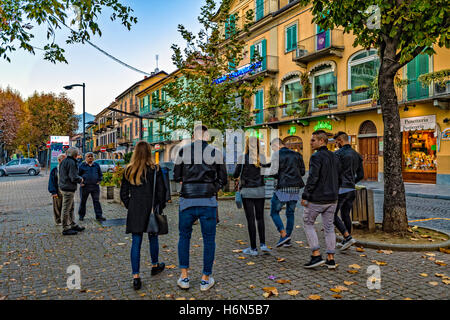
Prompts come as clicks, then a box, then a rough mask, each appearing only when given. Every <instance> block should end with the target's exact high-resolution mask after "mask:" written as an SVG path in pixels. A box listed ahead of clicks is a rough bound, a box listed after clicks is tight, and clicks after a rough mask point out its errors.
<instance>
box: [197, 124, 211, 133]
mask: <svg viewBox="0 0 450 320" xmlns="http://www.w3.org/2000/svg"><path fill="white" fill-rule="evenodd" d="M200 129H201V130H202V133H204V132H206V131H208V128H207V127H206V126H204V125H198V126H195V127H194V132H196V131H198V130H200Z"/></svg>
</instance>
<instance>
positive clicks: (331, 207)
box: [303, 202, 337, 254]
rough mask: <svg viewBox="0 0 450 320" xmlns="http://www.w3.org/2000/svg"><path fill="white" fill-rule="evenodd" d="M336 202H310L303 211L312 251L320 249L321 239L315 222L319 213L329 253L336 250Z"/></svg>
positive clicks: (307, 236)
mask: <svg viewBox="0 0 450 320" xmlns="http://www.w3.org/2000/svg"><path fill="white" fill-rule="evenodd" d="M336 206H337V202H336V203H330V204H318V203H311V202H309V203H308V205H307V206H306V207H305V209H304V211H303V223H304V228H305V233H306V238H307V240H308V244H309V247H310V248H311V250H312V251H315V250H319V249H320V245H319V239H318V238H317V233H316V229H315V228H314V223H315V222H316V219H317V217H318V215H319V214H321V215H322V222H323V229H324V233H325V244H326V246H327V253H328V254H334V253H335V250H336V234H335V233H334V212H335V211H336Z"/></svg>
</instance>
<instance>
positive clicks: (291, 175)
mask: <svg viewBox="0 0 450 320" xmlns="http://www.w3.org/2000/svg"><path fill="white" fill-rule="evenodd" d="M193 138H194V141H193V142H192V143H190V144H187V145H185V146H184V147H182V148H181V149H180V150H179V152H178V158H177V160H176V164H175V167H174V180H175V181H176V182H178V183H181V192H180V200H179V216H178V218H179V223H178V231H179V241H178V260H179V268H180V271H181V274H180V276H179V278H178V280H177V285H178V286H179V287H180V288H181V289H189V288H190V283H191V279H190V277H189V267H190V265H189V252H190V250H189V249H190V239H191V235H192V229H193V225H194V224H195V223H196V221H200V227H201V232H202V239H203V244H204V249H203V270H202V277H201V280H200V290H201V291H206V290H209V289H210V288H211V287H213V286H214V284H215V280H214V278H213V276H212V270H213V265H214V257H215V248H216V243H215V237H216V225H217V220H216V218H217V207H218V203H217V198H216V195H217V192H218V191H219V190H220V189H222V188H223V187H224V186H225V185H226V183H227V172H226V167H225V164H224V163H223V161H217V159H223V155H222V154H221V153H220V151H219V150H218V149H216V148H214V147H213V146H211V145H210V144H208V142H207V141H209V135H208V129H207V128H206V127H205V126H197V127H196V128H195V129H194V135H193ZM335 141H336V144H337V146H338V147H339V148H340V149H339V150H338V151H336V152H331V151H329V150H328V148H327V144H328V136H327V134H326V132H325V131H321V130H319V131H315V132H314V133H313V134H312V137H311V147H312V149H313V150H314V151H315V153H314V154H313V155H312V156H311V159H310V162H309V176H308V179H307V181H306V184H305V183H304V181H303V179H302V177H303V176H304V175H305V165H304V161H303V158H302V156H301V154H299V153H297V152H295V151H292V150H290V149H288V148H286V146H285V145H284V144H283V142H282V140H281V139H278V138H276V139H274V140H273V141H272V142H271V148H272V150H273V151H274V153H273V156H272V159H271V161H270V162H268V163H266V161H265V159H264V156H263V154H262V152H260V141H259V140H258V139H257V138H255V137H250V138H247V139H246V147H245V151H244V154H243V155H242V157H241V158H240V160H239V161H238V165H237V166H236V168H235V172H234V178H236V179H239V181H240V183H239V190H240V192H241V195H242V198H243V206H244V211H245V216H246V218H247V224H248V231H249V238H250V247H249V248H247V249H245V250H243V253H244V254H248V255H258V254H259V252H258V247H257V241H256V234H257V231H258V235H259V250H260V251H261V252H262V253H263V254H270V252H271V249H270V248H269V247H268V246H267V244H266V240H265V223H264V203H265V186H264V176H272V177H274V178H276V180H277V185H276V187H275V192H274V194H273V196H272V199H271V209H270V216H271V218H272V220H273V222H274V224H275V226H276V228H277V230H278V232H279V233H280V239H279V240H278V242H277V244H276V247H281V246H283V247H290V246H292V244H291V239H292V232H293V230H294V224H295V215H294V212H295V208H296V206H297V203H298V201H301V205H302V206H304V215H303V221H304V229H305V233H306V237H307V240H308V244H309V247H310V248H311V251H312V256H311V259H310V261H309V262H308V263H306V264H305V265H304V266H305V268H314V267H318V266H320V265H323V264H326V265H327V267H328V268H330V269H332V268H335V267H336V263H335V260H334V255H335V247H336V236H335V232H334V227H335V226H336V227H337V228H338V229H339V230H340V232H341V233H342V234H343V236H344V240H343V241H342V243H341V244H340V249H341V250H345V249H347V248H348V247H350V246H351V245H352V244H353V243H354V242H355V241H354V239H352V237H351V218H350V211H351V208H352V203H353V200H354V199H355V184H356V183H358V182H359V181H360V180H361V179H362V178H363V176H364V171H363V166H362V158H361V156H360V155H359V154H358V153H357V152H356V151H355V150H353V149H352V148H351V146H350V144H349V137H348V135H347V134H346V133H345V132H339V133H337V134H336V136H335ZM196 150H197V151H198V150H200V151H201V154H202V155H205V154H207V155H210V158H211V159H213V161H211V159H204V158H203V157H202V159H201V161H198V159H195V158H196V156H195V154H196ZM155 171H156V173H155ZM154 179H156V182H155V181H154ZM154 188H155V190H153V189H154ZM165 188H166V187H165V185H164V183H163V176H162V174H161V170H160V168H159V167H158V166H157V165H155V164H154V163H153V161H152V157H151V148H150V145H149V144H148V143H146V142H139V143H138V144H137V145H136V149H135V152H134V153H133V157H132V159H131V163H130V164H129V165H128V167H127V169H126V170H125V174H124V178H123V182H122V187H121V192H120V194H121V199H122V201H123V202H124V204H125V206H126V208H127V209H128V216H127V227H126V232H127V233H132V249H131V264H132V272H133V286H134V288H135V289H136V290H138V289H140V288H141V286H142V282H141V279H140V275H139V272H140V270H139V261H140V248H141V244H142V238H143V233H145V232H146V230H147V224H148V221H149V217H150V212H151V211H152V210H151V209H152V206H153V208H157V209H158V210H157V211H158V212H162V210H163V209H164V208H165V204H166V201H165V197H164V194H165V192H166V190H165ZM302 189H303V193H302V194H301V199H300V192H301V190H302ZM152 194H155V197H153V196H152ZM284 205H286V218H287V222H286V227H285V226H284V224H283V222H282V220H281V218H280V212H281V210H282V208H283V206H284ZM339 213H340V214H341V217H342V220H343V221H342V220H341V219H340V218H339ZM319 215H322V221H323V224H324V231H325V243H326V253H327V259H326V261H325V260H323V259H322V256H321V253H320V246H319V241H318V237H317V233H316V230H315V228H314V224H315V221H316V219H317V217H318V216H319ZM148 236H149V241H150V255H151V260H152V261H151V262H152V266H153V267H152V271H151V274H152V275H156V274H158V273H160V272H162V271H163V270H164V268H165V264H164V263H163V262H160V261H159V257H158V254H159V246H158V236H157V235H155V234H149V235H148Z"/></svg>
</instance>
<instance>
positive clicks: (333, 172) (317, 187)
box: [302, 130, 341, 269]
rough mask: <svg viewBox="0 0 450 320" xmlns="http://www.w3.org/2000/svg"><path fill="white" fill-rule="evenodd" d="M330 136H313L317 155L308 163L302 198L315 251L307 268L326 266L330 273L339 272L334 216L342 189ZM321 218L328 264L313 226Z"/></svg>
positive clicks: (312, 142)
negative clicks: (323, 256)
mask: <svg viewBox="0 0 450 320" xmlns="http://www.w3.org/2000/svg"><path fill="white" fill-rule="evenodd" d="M327 144H328V136H327V133H326V132H325V131H323V130H318V131H315V132H313V134H312V137H311V149H312V150H315V151H316V152H315V153H313V154H312V155H311V158H310V160H309V176H308V180H307V181H306V186H305V189H304V191H303V195H302V199H303V200H302V206H304V207H305V208H304V211H303V222H304V229H305V233H306V238H307V240H308V244H309V247H310V248H311V251H312V256H311V260H310V262H308V263H307V264H305V265H304V266H305V268H314V267H318V266H320V265H323V264H324V263H325V264H327V266H328V268H329V269H334V268H336V263H335V261H334V254H335V249H336V234H335V233H334V223H333V222H334V212H335V211H336V206H337V202H338V194H339V185H340V181H339V178H340V172H341V170H340V163H339V159H338V157H337V156H336V155H335V154H334V153H333V152H331V151H329V150H328V149H327ZM319 215H322V223H323V229H324V233H325V244H326V248H327V254H328V256H327V261H326V262H325V261H324V260H323V259H322V256H321V255H320V250H319V249H320V246H319V241H318V239H317V234H316V230H315V228H314V224H315V222H316V219H317V217H318V216H319Z"/></svg>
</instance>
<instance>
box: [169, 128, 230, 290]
mask: <svg viewBox="0 0 450 320" xmlns="http://www.w3.org/2000/svg"><path fill="white" fill-rule="evenodd" d="M208 140H209V135H208V131H207V128H206V127H205V126H197V127H195V129H194V142H193V143H190V144H188V145H186V146H184V147H183V148H182V149H181V150H180V151H179V153H178V157H177V159H176V162H175V163H176V164H175V168H174V180H175V181H176V182H182V186H181V192H180V208H179V232H180V239H179V242H178V258H179V264H180V269H181V277H180V278H179V279H178V282H177V284H178V286H179V287H180V288H182V289H189V278H188V270H189V248H190V243H189V241H190V238H191V234H192V225H193V223H194V222H195V221H196V220H197V219H199V220H200V223H201V230H202V236H203V244H204V249H203V250H204V251H203V252H204V255H203V256H204V261H203V276H202V281H201V284H200V290H202V291H206V290H208V289H210V288H211V287H212V286H213V285H214V278H213V277H212V276H211V274H212V267H213V263H214V255H215V246H216V244H215V237H216V213H217V199H216V196H215V195H216V193H217V192H218V191H219V190H220V189H222V188H223V187H224V186H225V185H226V183H227V171H226V166H225V164H224V162H223V155H222V153H221V152H220V151H219V150H218V149H216V148H214V147H213V146H211V145H209V144H208V143H207V142H206V141H208Z"/></svg>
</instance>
